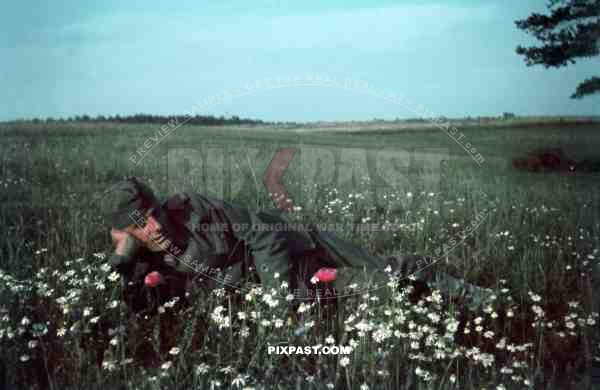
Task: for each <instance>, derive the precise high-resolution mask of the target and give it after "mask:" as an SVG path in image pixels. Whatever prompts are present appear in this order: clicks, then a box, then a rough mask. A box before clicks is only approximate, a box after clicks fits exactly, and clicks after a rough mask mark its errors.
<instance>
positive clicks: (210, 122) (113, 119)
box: [15, 114, 273, 126]
mask: <svg viewBox="0 0 600 390" xmlns="http://www.w3.org/2000/svg"><path fill="white" fill-rule="evenodd" d="M15 122H33V123H44V122H45V123H54V122H97V123H104V122H110V123H155V124H166V123H177V124H181V123H184V122H185V124H190V125H204V126H222V125H267V124H273V123H271V122H265V121H262V120H260V119H249V118H240V117H239V116H237V115H233V116H231V117H229V118H226V117H224V116H222V115H221V116H214V115H196V116H194V117H188V116H184V115H172V116H163V115H150V114H135V115H126V116H121V115H114V116H110V115H109V116H104V115H98V116H90V115H75V116H72V117H68V118H52V117H48V118H45V119H40V118H35V119H22V120H16V121H15Z"/></svg>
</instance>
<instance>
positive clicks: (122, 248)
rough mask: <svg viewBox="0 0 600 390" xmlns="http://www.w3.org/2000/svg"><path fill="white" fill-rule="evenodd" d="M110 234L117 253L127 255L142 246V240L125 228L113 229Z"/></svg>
mask: <svg viewBox="0 0 600 390" xmlns="http://www.w3.org/2000/svg"><path fill="white" fill-rule="evenodd" d="M110 235H111V237H112V240H113V243H114V244H115V247H116V249H115V253H116V254H117V255H120V256H127V255H130V254H131V253H133V252H134V251H135V250H136V249H137V248H139V246H140V242H139V241H138V240H137V239H136V238H135V237H133V236H132V235H131V234H129V233H127V232H126V231H123V230H117V229H114V228H113V229H111V231H110Z"/></svg>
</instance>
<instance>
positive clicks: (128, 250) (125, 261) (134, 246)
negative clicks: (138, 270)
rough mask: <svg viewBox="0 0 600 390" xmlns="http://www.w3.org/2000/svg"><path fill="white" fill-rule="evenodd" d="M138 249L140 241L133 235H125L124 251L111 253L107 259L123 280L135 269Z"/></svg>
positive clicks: (139, 248)
mask: <svg viewBox="0 0 600 390" xmlns="http://www.w3.org/2000/svg"><path fill="white" fill-rule="evenodd" d="M140 251H141V243H140V242H139V241H138V240H137V239H136V238H135V237H133V236H127V238H126V243H125V251H124V253H123V254H117V253H113V254H112V255H111V257H110V259H109V263H110V265H112V266H113V267H114V268H115V270H116V271H117V272H118V273H120V274H121V276H122V277H124V279H125V280H128V279H130V278H131V276H132V274H133V272H134V270H135V263H136V259H137V258H138V256H139V254H140Z"/></svg>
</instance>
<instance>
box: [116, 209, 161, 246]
mask: <svg viewBox="0 0 600 390" xmlns="http://www.w3.org/2000/svg"><path fill="white" fill-rule="evenodd" d="M161 229H162V225H161V224H160V222H158V220H157V219H156V218H155V217H154V216H153V215H152V210H150V211H148V213H146V215H145V217H144V218H141V219H140V224H139V225H137V224H133V225H130V226H128V227H126V228H125V229H124V231H125V232H126V233H129V234H131V235H132V236H134V237H135V238H137V239H138V240H139V241H140V242H141V243H142V244H144V246H145V247H146V248H148V249H150V250H160V249H162V248H161V246H160V245H159V242H161V241H162V232H161Z"/></svg>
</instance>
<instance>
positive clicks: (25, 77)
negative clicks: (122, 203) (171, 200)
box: [0, 0, 600, 121]
mask: <svg viewBox="0 0 600 390" xmlns="http://www.w3.org/2000/svg"><path fill="white" fill-rule="evenodd" d="M250 4H252V5H250ZM545 6H546V0H518V1H517V0H502V1H500V0H487V1H474V0H448V1H444V2H441V1H430V0H424V1H401V2H400V1H395V2H393V1H375V0H365V1H359V0H352V1H347V0H346V1H340V0H328V1H316V0H305V1H296V2H289V1H263V0H261V1H252V2H250V1H247V0H240V1H198V0H193V1H189V0H182V1H177V2H163V1H160V2H159V1H155V0H144V1H138V0H134V1H127V2H123V1H117V0H107V1H102V2H99V1H90V0H87V1H81V0H79V1H66V0H55V1H52V2H40V1H39V0H36V1H32V0H20V1H15V2H9V3H7V4H5V5H4V6H3V11H2V13H1V14H0V26H2V27H0V28H1V29H2V33H1V34H0V120H10V119H16V118H35V117H40V118H45V117H55V118H56V117H69V116H74V115H83V114H88V115H92V116H95V115H115V114H120V115H128V114H135V113H151V114H161V115H170V114H180V115H183V114H184V112H185V111H188V112H191V111H192V109H194V108H195V109H196V112H197V113H202V114H205V115H225V116H231V115H239V116H241V117H249V118H255V119H262V120H267V121H316V120H368V119H372V118H383V119H394V118H414V117H418V116H420V115H428V113H431V112H434V113H436V114H439V115H443V116H447V117H464V116H467V115H471V116H478V115H486V116H487V115H499V114H501V113H502V112H514V113H515V114H517V115H597V114H600V94H597V95H595V96H591V97H587V98H584V99H582V100H573V99H570V98H569V96H570V95H571V93H573V92H574V90H575V88H576V86H577V84H578V83H579V82H581V81H583V80H584V79H585V78H587V77H591V76H593V75H596V76H598V75H600V71H599V70H600V66H599V65H600V59H599V58H598V57H596V58H593V59H588V60H581V61H579V62H578V63H577V64H576V65H571V66H569V67H566V68H560V69H553V68H552V69H545V68H544V67H541V66H536V67H527V66H526V65H525V63H524V60H523V58H522V57H521V56H519V55H517V54H516V53H515V48H516V46H517V45H519V44H522V45H530V44H532V43H534V42H535V41H533V40H532V38H531V37H529V36H528V35H527V34H525V33H524V32H522V31H520V30H518V29H517V28H516V27H515V24H514V21H515V20H517V19H523V18H525V17H527V15H529V14H530V13H531V12H534V11H535V12H544V11H545ZM294 76H296V79H294ZM310 77H312V80H313V83H312V84H310V83H309V82H308V80H309V78H310ZM317 77H319V80H329V81H330V83H329V84H319V85H317V84H316V83H315V81H316V80H317ZM327 78H328V79H327ZM288 79H289V80H291V81H290V82H289V83H288V82H287V80H288ZM259 80H260V81H259ZM267 80H268V81H267ZM257 81H259V82H258V83H257ZM294 81H297V83H295V82H294ZM267 83H268V86H269V88H267V87H266V86H267ZM334 83H337V84H338V85H334ZM347 83H350V86H346V85H347ZM259 87H262V88H259ZM392 94H394V95H392ZM390 96H395V97H396V98H395V100H394V98H392V97H390ZM400 96H403V97H402V98H401V99H400ZM211 98H212V99H211ZM205 99H207V101H212V102H213V103H212V104H208V105H206V104H203V102H204V100H205ZM201 106H202V108H200V107H201Z"/></svg>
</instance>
